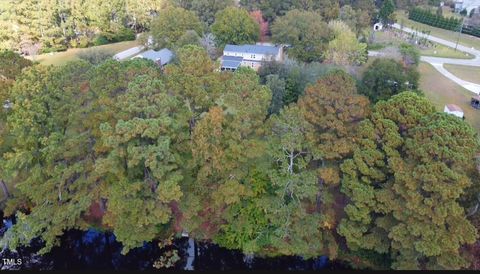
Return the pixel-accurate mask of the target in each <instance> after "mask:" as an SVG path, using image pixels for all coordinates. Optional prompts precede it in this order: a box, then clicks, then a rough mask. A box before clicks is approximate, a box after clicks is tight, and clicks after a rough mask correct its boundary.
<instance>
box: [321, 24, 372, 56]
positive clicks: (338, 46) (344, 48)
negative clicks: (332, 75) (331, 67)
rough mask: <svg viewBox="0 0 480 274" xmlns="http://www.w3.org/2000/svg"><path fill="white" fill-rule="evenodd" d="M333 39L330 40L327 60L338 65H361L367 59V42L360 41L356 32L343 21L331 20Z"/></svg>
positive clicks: (330, 26)
mask: <svg viewBox="0 0 480 274" xmlns="http://www.w3.org/2000/svg"><path fill="white" fill-rule="evenodd" d="M328 26H329V28H330V29H331V32H332V34H333V40H331V41H330V42H328V50H327V53H326V54H325V62H327V63H332V64H336V65H359V64H363V63H365V62H366V61H367V44H365V43H359V42H358V40H357V37H356V35H355V33H353V32H352V31H351V30H350V28H349V27H348V26H347V25H346V24H345V23H343V22H342V21H337V20H336V21H330V23H328Z"/></svg>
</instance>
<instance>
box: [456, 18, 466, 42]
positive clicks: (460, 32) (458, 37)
mask: <svg viewBox="0 0 480 274" xmlns="http://www.w3.org/2000/svg"><path fill="white" fill-rule="evenodd" d="M463 20H465V17H463V16H462V24H461V25H460V31H459V32H458V36H457V42H456V43H455V51H457V46H458V40H460V34H462V30H463Z"/></svg>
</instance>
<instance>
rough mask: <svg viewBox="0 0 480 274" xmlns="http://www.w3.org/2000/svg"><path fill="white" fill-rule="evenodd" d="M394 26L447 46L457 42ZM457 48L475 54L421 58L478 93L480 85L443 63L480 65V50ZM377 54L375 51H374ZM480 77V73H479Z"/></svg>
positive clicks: (446, 75)
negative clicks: (468, 57) (462, 77)
mask: <svg viewBox="0 0 480 274" xmlns="http://www.w3.org/2000/svg"><path fill="white" fill-rule="evenodd" d="M392 26H393V27H394V28H396V29H399V30H403V31H405V32H407V33H414V32H416V33H417V35H418V36H419V37H422V38H427V39H428V40H430V41H433V42H436V43H438V44H442V45H445V46H447V47H451V48H455V42H452V41H448V40H444V39H441V38H438V37H435V36H431V35H425V34H423V33H420V32H417V31H415V30H412V29H411V28H407V27H403V28H401V27H400V25H399V24H393V25H392ZM457 49H458V50H459V51H463V52H467V53H470V54H471V55H473V56H474V58H473V59H468V60H467V59H455V58H440V57H430V56H422V57H421V58H420V60H422V61H424V62H427V63H429V64H431V65H432V66H433V67H434V68H435V69H436V70H438V71H439V72H440V73H441V74H443V76H445V77H447V78H448V79H450V80H452V81H453V82H455V83H457V84H459V85H460V86H462V87H463V88H465V89H467V90H469V91H471V92H473V93H476V94H480V85H479V84H475V83H472V82H468V81H465V80H462V79H460V78H458V77H456V76H455V75H453V74H451V73H450V72H449V71H448V70H446V69H445V67H444V66H443V64H453V65H462V66H474V67H480V50H477V49H474V48H469V47H466V46H463V45H460V44H459V45H458V46H457ZM373 54H375V53H373ZM479 79H480V75H479Z"/></svg>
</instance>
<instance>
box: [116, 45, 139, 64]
mask: <svg viewBox="0 0 480 274" xmlns="http://www.w3.org/2000/svg"><path fill="white" fill-rule="evenodd" d="M143 49H144V47H143V46H137V47H133V48H129V49H127V50H124V51H122V52H119V53H117V54H115V55H114V56H113V59H115V60H117V61H121V60H123V59H126V58H127V57H130V56H133V55H135V54H138V53H140V52H142V50H143Z"/></svg>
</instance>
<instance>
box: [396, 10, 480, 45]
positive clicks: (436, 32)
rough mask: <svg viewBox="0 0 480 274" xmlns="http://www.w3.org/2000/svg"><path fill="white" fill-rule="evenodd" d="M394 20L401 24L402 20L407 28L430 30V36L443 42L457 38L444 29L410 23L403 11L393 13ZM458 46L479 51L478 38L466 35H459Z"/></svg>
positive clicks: (454, 33) (456, 33)
mask: <svg viewBox="0 0 480 274" xmlns="http://www.w3.org/2000/svg"><path fill="white" fill-rule="evenodd" d="M395 15H396V18H397V20H396V21H397V23H398V24H401V20H402V19H403V25H404V26H406V27H409V28H415V29H418V30H430V31H431V33H430V35H433V36H436V37H438V38H442V39H445V40H449V41H456V39H457V37H458V32H453V31H450V30H445V29H439V28H435V27H432V26H429V25H425V24H422V23H418V22H415V21H412V20H410V19H408V18H407V16H406V14H405V12H404V11H396V12H395ZM459 44H462V45H464V46H467V47H474V48H475V49H480V38H478V37H475V36H471V35H466V34H463V33H462V34H460V40H459Z"/></svg>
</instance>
